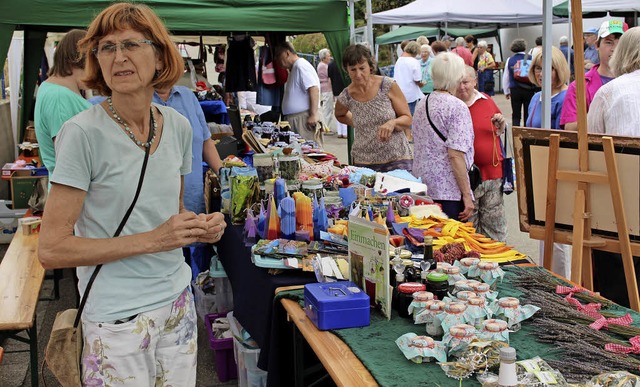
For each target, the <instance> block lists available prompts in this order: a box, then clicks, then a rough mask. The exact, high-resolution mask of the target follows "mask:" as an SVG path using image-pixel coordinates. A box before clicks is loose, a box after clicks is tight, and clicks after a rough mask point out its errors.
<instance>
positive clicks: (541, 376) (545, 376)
mask: <svg viewBox="0 0 640 387" xmlns="http://www.w3.org/2000/svg"><path fill="white" fill-rule="evenodd" d="M533 374H534V375H535V376H536V378H538V380H539V381H540V382H541V383H544V384H558V381H557V380H556V378H555V376H553V373H551V372H549V371H534V372H533Z"/></svg>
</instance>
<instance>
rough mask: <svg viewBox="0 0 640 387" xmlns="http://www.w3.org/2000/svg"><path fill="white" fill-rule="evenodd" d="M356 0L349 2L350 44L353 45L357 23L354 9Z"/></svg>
mask: <svg viewBox="0 0 640 387" xmlns="http://www.w3.org/2000/svg"><path fill="white" fill-rule="evenodd" d="M353 2H354V0H349V42H350V43H351V44H353V43H355V36H356V21H355V16H354V15H355V14H354V12H355V10H354V8H353Z"/></svg>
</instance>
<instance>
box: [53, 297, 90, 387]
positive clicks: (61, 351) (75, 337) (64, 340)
mask: <svg viewBox="0 0 640 387" xmlns="http://www.w3.org/2000/svg"><path fill="white" fill-rule="evenodd" d="M77 314H78V310H77V309H67V310H65V311H63V312H60V313H58V315H57V316H56V319H55V320H54V322H53V328H52V329H51V335H50V336H49V342H48V343H47V348H46V349H45V354H44V358H45V361H46V362H47V366H48V367H49V369H50V370H51V372H52V373H53V375H54V376H55V377H56V379H57V380H58V381H59V382H60V384H61V385H62V386H63V387H80V386H82V382H81V379H80V377H81V368H80V361H81V356H82V328H81V325H80V324H78V326H77V327H74V322H75V320H76V316H77Z"/></svg>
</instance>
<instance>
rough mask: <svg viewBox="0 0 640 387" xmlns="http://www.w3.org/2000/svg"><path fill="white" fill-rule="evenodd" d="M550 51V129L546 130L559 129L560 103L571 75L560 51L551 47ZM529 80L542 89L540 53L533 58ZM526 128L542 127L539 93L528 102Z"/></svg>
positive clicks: (540, 95)
mask: <svg viewBox="0 0 640 387" xmlns="http://www.w3.org/2000/svg"><path fill="white" fill-rule="evenodd" d="M551 50H552V51H551V128H546V129H560V113H562V103H563V102H564V97H565V95H566V94H567V82H569V78H570V76H571V73H570V72H569V64H568V63H567V60H566V59H565V57H564V55H563V54H562V51H560V50H559V49H558V48H556V47H552V48H551ZM529 79H531V82H533V84H535V85H536V86H538V87H542V53H540V54H538V55H536V56H535V57H534V58H533V60H532V62H531V70H530V71H529ZM526 126H528V127H531V128H541V127H542V92H541V91H539V92H537V93H535V94H534V95H533V97H532V98H531V102H529V116H528V118H527V122H526Z"/></svg>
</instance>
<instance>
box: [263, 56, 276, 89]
mask: <svg viewBox="0 0 640 387" xmlns="http://www.w3.org/2000/svg"><path fill="white" fill-rule="evenodd" d="M262 83H264V84H265V85H273V84H275V83H276V70H275V69H274V68H273V62H271V63H267V64H264V65H263V66H262Z"/></svg>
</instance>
